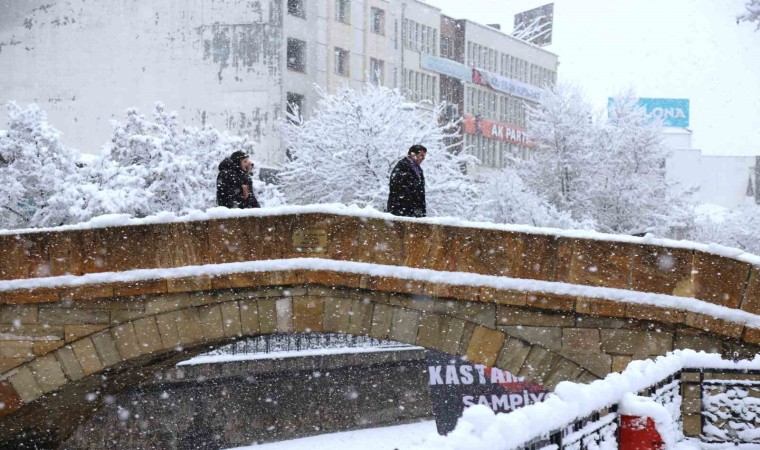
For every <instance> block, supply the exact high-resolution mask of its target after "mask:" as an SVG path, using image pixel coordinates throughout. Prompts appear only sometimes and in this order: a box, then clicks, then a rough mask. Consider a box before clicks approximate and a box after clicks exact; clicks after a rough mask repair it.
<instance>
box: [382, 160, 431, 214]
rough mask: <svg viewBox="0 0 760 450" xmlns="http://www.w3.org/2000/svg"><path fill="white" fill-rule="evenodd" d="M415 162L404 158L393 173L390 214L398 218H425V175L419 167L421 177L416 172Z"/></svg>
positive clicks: (389, 198) (389, 195)
mask: <svg viewBox="0 0 760 450" xmlns="http://www.w3.org/2000/svg"><path fill="white" fill-rule="evenodd" d="M414 164H415V163H414V162H413V161H412V160H410V159H409V158H404V159H402V160H401V161H399V162H398V163H397V164H396V167H394V168H393V172H391V180H390V192H389V193H388V212H389V213H391V214H393V215H396V216H407V217H425V216H426V215H427V205H426V203H425V175H424V173H423V172H422V167H419V166H418V169H419V176H418V175H417V174H416V173H415V171H414Z"/></svg>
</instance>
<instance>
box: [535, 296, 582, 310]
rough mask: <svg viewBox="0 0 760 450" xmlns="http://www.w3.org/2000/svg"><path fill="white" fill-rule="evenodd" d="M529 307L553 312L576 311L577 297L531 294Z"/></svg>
mask: <svg viewBox="0 0 760 450" xmlns="http://www.w3.org/2000/svg"><path fill="white" fill-rule="evenodd" d="M527 299H528V300H527V303H526V304H527V305H528V306H529V307H532V308H539V309H548V310H552V311H567V312H572V311H575V296H572V295H554V294H546V293H538V292H531V293H528V296H527Z"/></svg>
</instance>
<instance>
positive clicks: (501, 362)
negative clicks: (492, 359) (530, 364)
mask: <svg viewBox="0 0 760 450" xmlns="http://www.w3.org/2000/svg"><path fill="white" fill-rule="evenodd" d="M529 352H530V344H528V343H526V342H523V341H521V340H519V339H514V338H511V337H507V339H506V341H505V342H504V347H503V348H502V349H501V353H499V358H498V359H497V360H496V367H499V368H502V369H504V370H507V371H509V372H511V373H513V374H517V373H518V372H520V369H521V368H522V366H523V363H525V358H527V357H528V353H529Z"/></svg>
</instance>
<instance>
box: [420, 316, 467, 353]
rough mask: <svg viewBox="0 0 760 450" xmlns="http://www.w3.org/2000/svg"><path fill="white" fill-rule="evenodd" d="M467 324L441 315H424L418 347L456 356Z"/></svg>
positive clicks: (421, 319) (421, 321)
mask: <svg viewBox="0 0 760 450" xmlns="http://www.w3.org/2000/svg"><path fill="white" fill-rule="evenodd" d="M464 324H465V322H464V321H463V320H461V319H456V318H453V317H448V316H444V315H440V314H430V313H422V316H421V317H420V325H419V332H418V334H417V345H420V346H422V347H425V348H431V349H435V350H440V351H442V352H445V353H449V354H456V353H457V350H458V349H459V342H460V341H461V339H462V333H463V332H464Z"/></svg>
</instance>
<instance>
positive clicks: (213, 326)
mask: <svg viewBox="0 0 760 450" xmlns="http://www.w3.org/2000/svg"><path fill="white" fill-rule="evenodd" d="M0 248H2V249H3V252H2V255H1V256H0V280H2V281H0V374H2V375H0V443H2V442H3V440H6V442H18V441H19V440H21V439H27V438H31V439H32V440H37V441H40V442H44V441H59V440H60V439H62V438H64V437H65V436H67V435H68V434H70V433H71V431H72V430H73V429H74V428H75V427H76V426H77V425H79V424H80V423H81V422H82V421H83V420H84V419H85V418H86V417H88V416H89V415H90V414H92V412H93V411H94V410H96V409H97V408H98V406H99V405H100V404H101V402H103V401H106V400H107V398H108V396H109V394H113V393H116V392H119V391H121V390H122V389H124V388H126V387H129V386H133V385H135V384H136V383H139V382H140V381H141V380H144V379H146V378H150V377H152V376H153V374H154V373H155V372H157V371H159V370H160V369H162V368H164V367H167V366H169V365H173V364H175V363H176V362H177V361H180V360H183V359H187V358H189V357H190V356H193V355H195V354H197V353H199V352H202V351H206V350H208V349H209V348H210V347H216V346H219V345H223V344H226V343H229V342H230V341H232V340H235V339H240V338H242V337H248V336H257V335H262V334H268V333H288V332H304V331H305V332H308V331H314V332H342V333H350V334H356V335H367V336H372V337H375V338H382V339H391V340H395V341H399V342H403V343H409V344H416V345H420V346H423V347H426V348H433V349H438V350H442V351H445V352H448V353H451V354H457V355H466V356H467V358H469V359H470V360H472V361H476V362H479V363H483V364H486V365H492V366H497V367H500V368H503V369H507V370H509V371H511V372H513V373H516V374H519V375H521V376H524V377H526V378H527V379H529V380H531V381H535V382H537V383H539V384H542V385H544V386H546V387H547V388H549V389H551V388H553V387H554V386H555V385H556V384H557V383H558V382H559V381H563V380H574V381H590V380H593V379H597V378H601V377H604V376H605V375H607V374H608V373H610V372H612V371H619V370H622V369H623V368H624V367H625V366H626V365H627V363H628V362H630V361H631V360H632V359H642V358H645V357H650V356H654V355H661V354H665V353H666V352H668V351H670V350H673V349H679V348H692V349H704V350H709V351H713V352H718V353H723V354H724V355H732V356H733V355H736V354H737V353H738V355H741V356H751V355H754V354H755V353H756V352H757V351H758V349H760V345H758V344H760V317H758V315H757V314H758V312H760V261H759V260H758V258H757V257H754V256H752V255H748V254H741V253H740V252H730V251H729V250H728V249H721V248H716V247H709V246H703V245H700V244H694V243H684V242H676V241H665V240H657V239H653V238H635V237H629V236H611V235H601V234H594V233H589V232H570V231H561V230H550V229H537V228H530V227H515V226H497V225H493V224H475V223H467V222H460V221H454V220H452V219H446V220H444V219H401V218H392V217H391V216H388V215H385V214H381V213H377V212H374V211H366V210H360V209H356V208H345V207H343V208H340V207H331V206H324V207H288V208H279V209H273V210H258V211H226V210H225V211H221V210H211V211H209V212H208V213H197V214H195V215H190V216H185V217H183V218H181V219H177V218H174V217H171V216H167V217H154V218H148V219H140V220H131V219H124V218H120V217H116V218H111V219H101V220H100V221H99V222H94V223H89V224H86V225H80V226H75V227H62V228H58V229H50V230H42V231H39V230H37V231H28V232H17V233H11V232H4V233H3V234H1V235H0Z"/></svg>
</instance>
